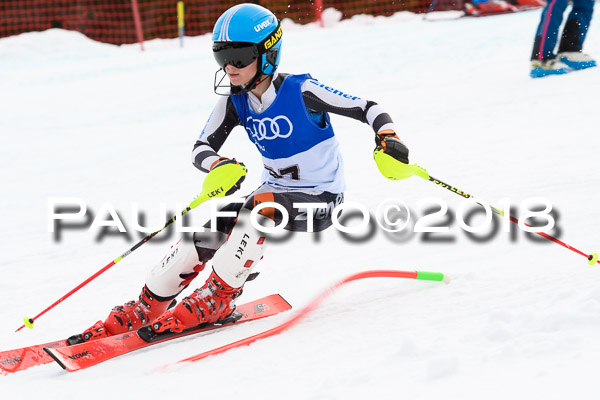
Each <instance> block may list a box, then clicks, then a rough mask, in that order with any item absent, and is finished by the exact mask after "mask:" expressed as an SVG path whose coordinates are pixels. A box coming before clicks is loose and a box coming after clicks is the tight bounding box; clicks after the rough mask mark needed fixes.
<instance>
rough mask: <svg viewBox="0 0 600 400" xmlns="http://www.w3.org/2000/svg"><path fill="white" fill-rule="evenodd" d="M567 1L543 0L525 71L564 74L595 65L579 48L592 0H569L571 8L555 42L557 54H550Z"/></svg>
mask: <svg viewBox="0 0 600 400" xmlns="http://www.w3.org/2000/svg"><path fill="white" fill-rule="evenodd" d="M567 4H568V2H567V0H548V1H547V2H546V6H545V7H544V10H543V11H542V17H541V20H540V23H539V25H538V28H537V31H536V34H535V41H534V43H533V52H532V54H531V71H530V73H529V74H530V76H531V77H532V78H541V77H544V76H547V75H557V74H566V73H567V72H570V71H571V70H579V69H585V68H591V67H595V66H596V61H595V60H594V59H593V58H592V57H590V56H589V55H587V54H585V53H583V52H582V48H583V42H584V41H585V37H586V34H587V31H588V28H589V26H590V22H591V20H592V13H593V11H594V0H573V9H572V10H571V12H570V13H569V16H568V17H567V22H566V23H565V27H564V29H563V32H562V37H561V40H560V44H559V46H558V56H556V55H555V54H554V48H555V47H556V42H557V39H558V32H559V30H560V25H561V23H562V19H563V14H564V12H565V9H566V8H567Z"/></svg>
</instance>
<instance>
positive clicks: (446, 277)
mask: <svg viewBox="0 0 600 400" xmlns="http://www.w3.org/2000/svg"><path fill="white" fill-rule="evenodd" d="M450 281H452V278H450V277H449V276H448V275H446V274H444V279H442V282H444V283H445V284H446V285H447V284H449V283H450Z"/></svg>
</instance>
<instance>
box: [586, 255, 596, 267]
mask: <svg viewBox="0 0 600 400" xmlns="http://www.w3.org/2000/svg"><path fill="white" fill-rule="evenodd" d="M597 262H598V253H592V254H590V258H588V265H590V266H592V267H593V266H594V265H596V263H597Z"/></svg>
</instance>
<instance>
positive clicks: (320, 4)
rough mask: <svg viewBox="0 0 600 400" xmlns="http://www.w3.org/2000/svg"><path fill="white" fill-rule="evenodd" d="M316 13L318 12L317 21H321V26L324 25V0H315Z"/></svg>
mask: <svg viewBox="0 0 600 400" xmlns="http://www.w3.org/2000/svg"><path fill="white" fill-rule="evenodd" d="M315 14H316V18H315V21H317V22H318V23H319V26H320V27H321V28H322V27H323V17H322V14H323V0H315Z"/></svg>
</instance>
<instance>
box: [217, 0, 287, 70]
mask: <svg viewBox="0 0 600 400" xmlns="http://www.w3.org/2000/svg"><path fill="white" fill-rule="evenodd" d="M281 35H282V31H281V24H280V22H279V21H278V20H277V17H275V15H274V14H273V13H272V12H271V11H269V10H267V9H266V8H264V7H261V6H259V5H256V4H250V3H244V4H239V5H237V6H233V7H231V8H230V9H228V10H227V11H225V12H224V13H223V15H221V16H220V17H219V19H218V20H217V23H216V24H215V28H214V29H213V54H214V56H215V60H217V63H218V64H219V67H221V68H223V69H225V65H227V64H230V65H232V66H234V67H236V68H243V67H246V66H248V65H250V64H251V63H252V62H254V60H256V59H258V74H261V75H262V74H265V75H273V74H274V73H275V70H276V69H277V66H278V65H279V58H280V56H281Z"/></svg>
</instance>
